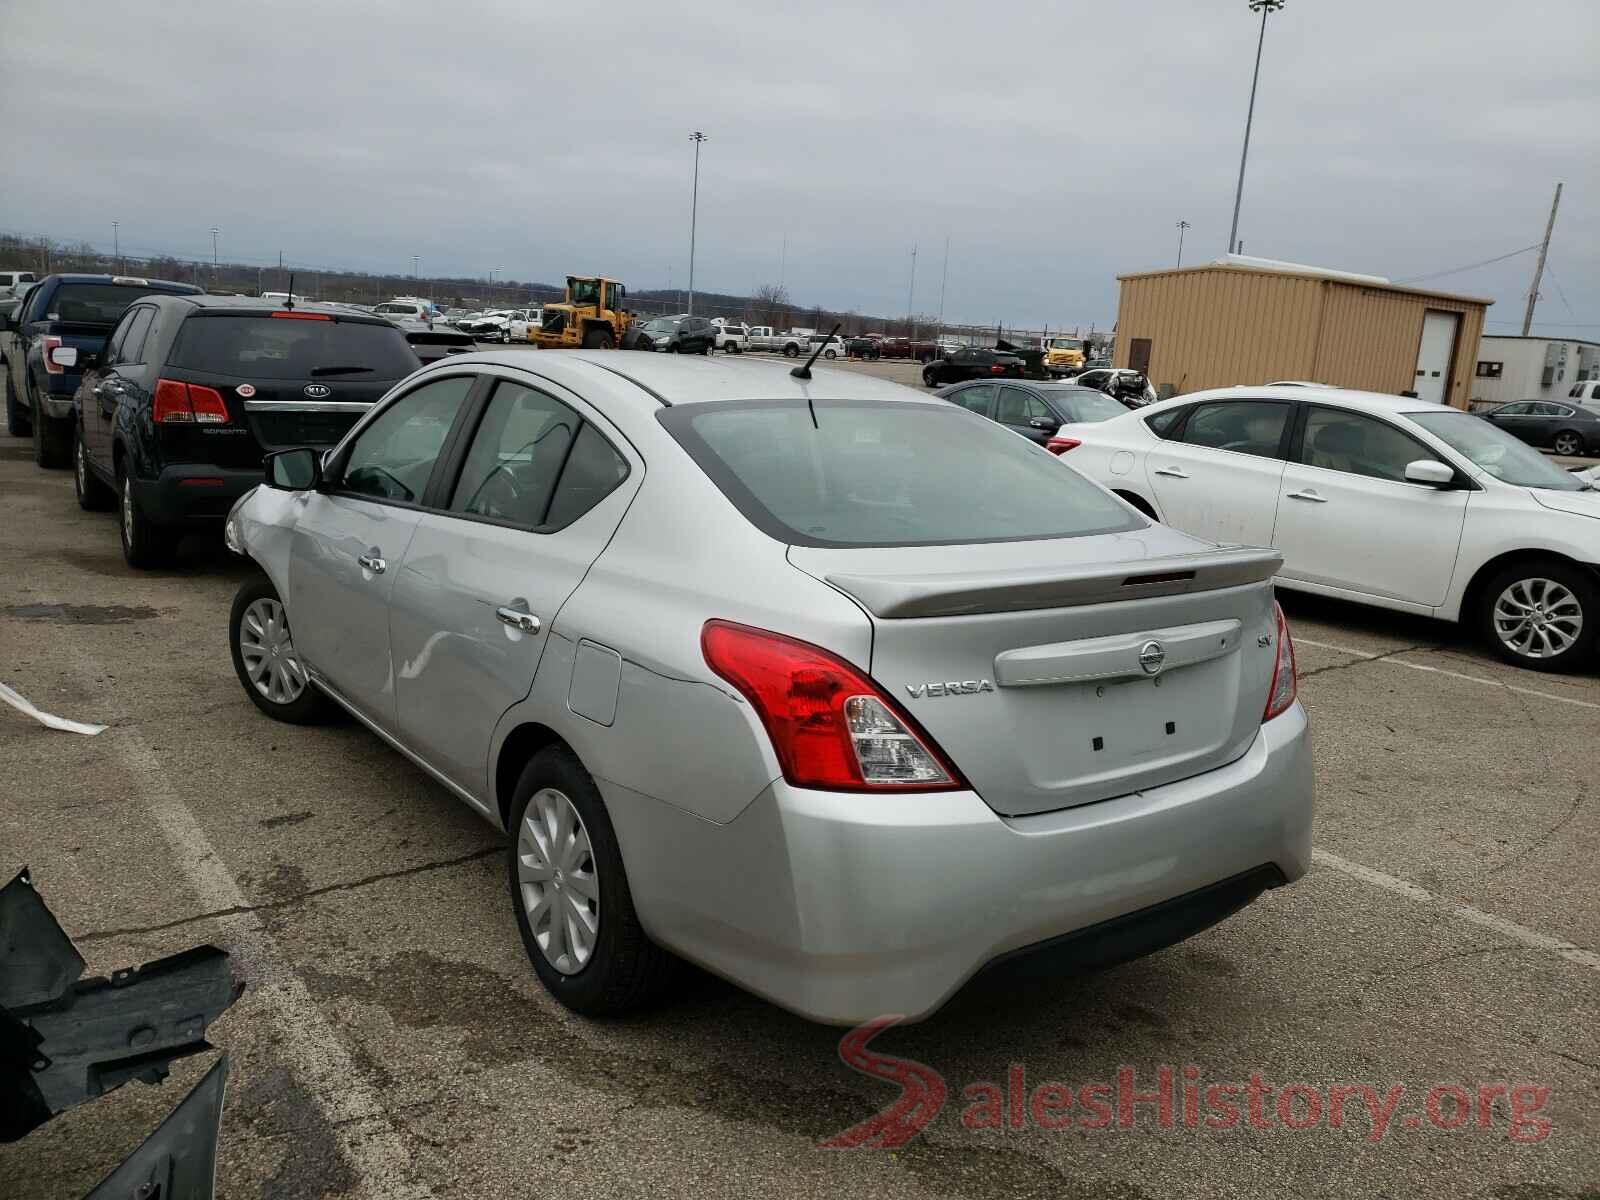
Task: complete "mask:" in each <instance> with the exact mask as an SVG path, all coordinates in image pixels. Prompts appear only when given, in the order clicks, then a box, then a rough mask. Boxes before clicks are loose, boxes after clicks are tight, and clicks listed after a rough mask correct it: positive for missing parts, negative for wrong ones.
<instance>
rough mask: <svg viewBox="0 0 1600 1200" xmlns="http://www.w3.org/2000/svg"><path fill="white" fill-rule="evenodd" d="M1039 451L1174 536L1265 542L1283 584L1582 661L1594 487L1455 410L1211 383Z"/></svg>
mask: <svg viewBox="0 0 1600 1200" xmlns="http://www.w3.org/2000/svg"><path fill="white" fill-rule="evenodd" d="M1049 448H1050V449H1051V450H1053V451H1055V452H1056V453H1057V454H1066V455H1067V460H1066V461H1068V462H1069V463H1070V464H1071V465H1072V466H1073V467H1075V468H1077V469H1078V470H1079V471H1081V472H1082V473H1083V474H1085V475H1088V476H1089V477H1090V478H1092V479H1096V480H1098V481H1099V482H1100V483H1102V484H1104V485H1105V486H1106V487H1108V488H1110V489H1111V490H1112V491H1113V492H1115V493H1117V494H1118V495H1120V496H1121V497H1122V498H1123V499H1125V500H1127V501H1128V502H1129V503H1130V504H1132V505H1133V506H1134V507H1136V508H1139V509H1141V510H1143V511H1144V512H1146V513H1147V514H1149V515H1150V516H1153V517H1155V518H1156V519H1157V520H1160V521H1163V522H1165V523H1167V524H1169V525H1172V526H1175V527H1176V528H1178V529H1181V530H1183V531H1184V532H1185V533H1191V534H1195V535H1197V536H1199V537H1204V538H1209V539H1211V540H1213V541H1218V542H1240V543H1244V544H1247V545H1256V546H1273V547H1275V548H1276V549H1277V550H1279V551H1280V552H1281V553H1282V554H1283V569H1282V571H1281V572H1280V574H1279V576H1278V584H1279V586H1281V587H1285V588H1293V589H1298V590H1301V591H1307V592H1315V593H1317V594H1319V595H1324V596H1337V597H1340V598H1342V599H1346V600H1354V601H1357V602H1360V603H1364V604H1373V605H1377V606H1379V607H1382V608H1392V609H1398V610H1400V611H1401V612H1409V613H1417V614H1420V615H1423V616H1429V617H1438V618H1441V619H1443V620H1447V621H1460V622H1462V623H1463V624H1464V625H1467V626H1468V627H1470V628H1472V629H1473V630H1475V631H1476V632H1477V633H1479V634H1480V635H1481V636H1482V637H1483V638H1484V639H1485V640H1486V641H1487V642H1488V644H1489V645H1490V646H1491V647H1493V649H1494V650H1495V651H1496V652H1497V653H1498V654H1500V655H1501V657H1503V658H1505V659H1507V660H1508V661H1511V662H1514V663H1517V664H1519V665H1521V666H1525V667H1532V668H1534V669H1536V670H1541V671H1558V670H1572V669H1575V668H1579V667H1582V666H1587V665H1590V664H1591V663H1592V662H1593V659H1594V651H1595V641H1596V635H1597V634H1600V492H1596V490H1595V489H1594V488H1593V487H1592V486H1590V485H1589V484H1588V483H1587V482H1586V481H1585V480H1583V479H1582V478H1579V477H1577V476H1574V475H1572V474H1571V473H1569V472H1566V471H1563V470H1561V469H1560V468H1558V467H1557V466H1555V465H1554V464H1553V463H1551V462H1549V461H1548V460H1546V459H1545V458H1544V456H1543V455H1541V454H1540V453H1539V452H1538V451H1537V450H1534V449H1533V448H1531V447H1530V446H1527V445H1525V444H1524V443H1522V442H1520V441H1518V440H1517V439H1516V438H1514V437H1512V436H1511V435H1510V434H1508V433H1505V432H1504V431H1502V430H1500V429H1498V428H1496V427H1495V426H1493V425H1491V424H1490V423H1489V422H1487V421H1485V420H1483V419H1482V418H1480V417H1476V416H1473V415H1472V414H1470V413H1465V412H1461V411H1459V410H1457V409H1453V408H1444V407H1441V406H1439V405H1437V404H1429V403H1426V402H1424V401H1419V400H1411V399H1403V398H1401V397H1397V396H1386V395H1379V394H1376V393H1373V392H1354V391H1345V390H1341V389H1337V388H1324V387H1321V386H1305V385H1291V386H1284V385H1267V386H1264V387H1257V388H1224V389H1219V390H1216V391H1209V392H1197V393H1194V394H1192V395H1187V396H1182V397H1177V398H1174V399H1172V400H1167V401H1164V402H1162V403H1160V404H1157V405H1155V406H1153V407H1150V408H1144V409H1140V410H1138V411H1137V412H1130V413H1127V414H1126V415H1124V416H1120V417H1113V418H1112V419H1111V420H1109V421H1102V422H1100V423H1098V424H1095V425H1063V426H1062V427H1061V430H1060V432H1059V433H1058V434H1057V435H1056V437H1055V438H1053V439H1052V441H1051V445H1050V447H1049Z"/></svg>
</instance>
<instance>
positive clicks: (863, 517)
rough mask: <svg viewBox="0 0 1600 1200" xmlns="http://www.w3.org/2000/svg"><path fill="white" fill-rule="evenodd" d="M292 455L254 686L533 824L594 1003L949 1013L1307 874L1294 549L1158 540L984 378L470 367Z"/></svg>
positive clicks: (1180, 928)
mask: <svg viewBox="0 0 1600 1200" xmlns="http://www.w3.org/2000/svg"><path fill="white" fill-rule="evenodd" d="M266 476H267V479H266V484H265V485H264V486H261V487H258V488H257V489H256V490H255V491H254V492H252V493H251V494H250V495H248V496H246V497H245V498H244V499H242V500H241V501H240V502H239V504H238V505H237V506H236V507H235V509H234V511H233V512H232V514H231V515H230V517H229V520H228V526H227V538H228V543H229V545H230V547H231V548H232V549H234V550H235V551H237V552H239V553H242V554H245V555H248V556H249V557H250V558H251V559H253V560H254V561H255V562H256V563H257V564H258V565H259V566H260V568H261V573H260V574H259V575H258V576H256V577H255V578H253V579H252V580H250V581H248V582H246V583H245V584H244V585H243V586H242V587H241V588H240V591H239V594H238V597H237V599H236V600H235V602H234V606H233V614H232V628H231V642H232V647H233V661H234V667H235V669H236V671H237V673H238V676H239V680H240V682H241V683H242V684H243V685H244V689H245V691H246V693H247V694H248V695H249V697H250V699H251V700H253V701H254V702H255V703H256V705H257V706H259V707H260V708H261V709H262V710H263V711H264V712H266V713H267V714H269V715H270V716H273V717H277V718H279V719H281V720H286V721H293V722H309V721H312V720H315V719H317V718H318V717H320V716H322V715H325V714H326V713H327V712H328V711H329V709H330V701H332V702H335V703H337V704H338V705H339V706H341V707H343V708H345V709H347V710H349V712H351V713H352V714H354V715H355V716H356V717H357V718H358V719H359V720H360V721H361V722H363V723H364V724H366V725H367V726H369V727H370V728H371V729H372V730H373V731H374V732H375V733H377V734H378V736H380V737H382V738H383V739H384V740H385V741H387V742H389V743H390V744H391V745H392V746H394V747H395V748H396V749H398V750H399V751H401V752H402V753H403V754H405V755H406V756H407V757H409V758H411V759H412V760H413V761H415V762H416V763H417V764H418V765H420V766H421V767H422V768H423V769H425V770H426V771H427V772H428V773H429V774H430V775H432V776H433V777H434V778H436V779H437V780H438V781H439V782H440V783H441V784H442V785H443V786H444V787H446V788H448V789H449V790H450V791H451V792H453V793H455V795H456V796H458V797H459V798H460V799H461V800H463V801H465V802H466V803H467V804H468V805H470V806H471V807H472V808H474V809H476V810H477V811H478V812H479V813H481V814H482V815H483V816H484V817H485V818H487V819H488V820H490V821H492V822H494V823H495V824H496V825H499V826H502V827H503V828H504V829H505V830H506V831H507V832H508V834H509V848H508V858H507V876H508V889H509V893H510V898H511V902H512V908H513V910H514V912H515V915H516V919H517V922H518V924H519V926H520V927H521V932H522V937H523V940H524V942H525V943H526V946H527V950H528V954H529V957H530V958H531V959H532V962H533V966H534V969H535V970H536V971H537V972H538V974H539V977H540V979H541V980H543V982H544V984H545V986H546V987H548V988H549V989H550V991H551V992H553V993H554V994H555V996H556V997H557V998H558V999H560V1000H561V1001H562V1002H563V1003H564V1004H566V1005H568V1006H569V1007H571V1008H573V1009H575V1010H577V1011H580V1012H585V1013H612V1012H618V1011H621V1010H624V1009H627V1008H630V1007H633V1006H636V1005H638V1004H640V1003H642V1002H644V1001H646V1000H647V999H649V998H651V997H652V996H653V995H655V994H658V993H659V992H660V991H661V990H662V989H663V987H665V986H666V985H667V983H668V981H669V979H670V975H671V969H672V968H673V967H674V966H675V964H676V962H677V960H678V959H679V958H683V959H689V960H691V961H693V962H695V963H699V964H701V965H702V966H704V967H706V968H708V969H710V970H712V971H714V972H716V973H718V974H720V975H723V976H726V977H727V978H729V979H731V980H733V981H735V982H736V983H738V984H740V985H742V986H743V987H746V988H748V989H750V990H751V991H754V992H756V993H759V994H760V995H762V996H765V997H768V998H770V999H771V1000H772V1001H774V1002H776V1003H778V1004H780V1005H783V1006H784V1007H786V1008H789V1009H792V1010H793V1011H795V1012H797V1013H800V1014H802V1015H804V1016H806V1017H810V1018H812V1019H815V1020H818V1021H827V1022H836V1023H851V1022H857V1021H860V1020H863V1019H866V1018H871V1017H875V1016H879V1015H884V1014H890V1013H898V1014H904V1015H905V1016H906V1017H908V1018H916V1017H921V1016H926V1015H927V1014H929V1013H931V1012H933V1011H934V1010H935V1009H937V1008H938V1007H939V1006H940V1004H942V1003H943V1002H944V1001H945V1000H946V999H947V998H948V997H949V996H950V995H951V993H952V992H954V991H955V990H956V989H957V988H959V987H960V986H961V985H962V984H963V983H964V982H965V981H966V980H967V979H969V978H970V977H971V976H973V975H974V974H975V973H977V972H978V971H979V970H980V969H982V968H984V967H985V966H987V965H990V964H996V963H998V962H1000V961H1001V960H1007V959H1011V958H1013V957H1015V956H1017V955H1019V954H1020V953H1022V952H1025V951H1036V952H1039V953H1040V954H1041V955H1047V956H1053V958H1054V959H1055V960H1058V961H1059V963H1061V964H1067V965H1072V966H1074V967H1079V966H1083V965H1093V964H1103V963H1108V962H1115V961H1119V960H1122V959H1126V958H1129V957H1132V956H1135V955H1138V954H1142V953H1146V952H1148V951H1151V950H1155V949H1158V948H1160V947H1162V946H1166V945H1169V944H1171V943H1172V942H1175V941H1177V940H1179V939H1181V938H1184V937H1187V936H1188V935H1190V934H1192V933H1195V932H1197V931H1199V930H1201V929H1204V928H1206V927H1207V926H1209V925H1211V924H1213V923H1215V922H1216V921H1219V920H1221V919H1222V918H1224V917H1226V916H1227V915H1228V914H1230V913H1232V912H1234V911H1235V910H1237V909H1239V908H1241V907H1242V906H1244V905H1245V904H1247V903H1249V902H1250V901H1251V900H1253V899H1254V898H1255V897H1256V896H1258V895H1259V894H1260V893H1261V892H1262V891H1263V890H1264V889H1267V888H1271V887H1276V886H1279V885H1281V884H1284V883H1287V882H1289V881H1290V880H1293V879H1296V878H1298V877H1299V876H1300V875H1301V874H1303V873H1304V872H1305V870H1306V868H1307V865H1308V862H1309V859H1310V854H1311V819H1312V774H1311V754H1310V746H1309V741H1308V736H1307V730H1306V718H1305V714H1304V711H1303V710H1302V709H1301V707H1300V705H1299V704H1298V703H1297V702H1296V698H1295V671H1294V650H1293V646H1292V644H1291V642H1290V639H1289V633H1288V630H1287V629H1286V628H1285V625H1284V621H1283V616H1282V614H1281V613H1280V612H1279V611H1278V609H1277V606H1276V604H1275V603H1274V600H1273V592H1272V576H1273V574H1274V573H1275V572H1276V571H1277V569H1278V567H1279V561H1280V560H1279V558H1278V556H1277V554H1275V553H1274V552H1272V551H1270V550H1259V549H1249V548H1241V547H1237V546H1217V545H1213V544H1211V543H1208V542H1203V541H1198V540H1196V539H1195V538H1192V537H1189V536H1187V535H1185V534H1182V533H1179V532H1177V531H1175V530H1173V529H1170V528H1168V527H1166V526H1163V525H1158V524H1155V523H1154V522H1152V521H1149V520H1147V519H1146V518H1145V517H1143V516H1142V515H1140V514H1139V513H1138V512H1136V511H1135V510H1134V509H1132V508H1130V507H1129V506H1128V505H1126V504H1124V503H1123V502H1122V501H1121V500H1119V499H1117V498H1115V497H1113V496H1112V495H1111V494H1110V493H1108V492H1107V491H1105V490H1103V489H1102V488H1101V487H1099V486H1098V485H1097V484H1094V483H1091V482H1089V481H1087V480H1086V479H1084V478H1083V477H1082V476H1080V475H1078V474H1076V473H1075V472H1074V471H1072V470H1071V469H1069V468H1068V467H1066V466H1064V465H1063V464H1062V463H1061V462H1060V461H1059V460H1058V459H1056V458H1055V457H1054V456H1052V455H1051V454H1049V453H1048V452H1047V451H1045V450H1044V449H1042V448H1041V447H1039V446H1036V445H1033V444H1031V443H1030V442H1028V441H1027V440H1025V439H1023V438H1020V437H1018V436H1017V435H1016V434H1014V433H1011V432H1009V431H1008V430H1006V429H1004V428H1002V427H1000V426H998V425H995V424H993V423H992V422H990V421H986V420H984V419H983V418H981V417H978V416H974V415H973V414H971V413H969V412H966V411H965V410H963V409H961V408H959V407H958V406H956V405H953V404H950V403H948V402H946V401H943V400H939V399H931V398H928V397H925V396H923V395H921V394H919V393H918V392H915V391H913V390H911V389H909V388H905V387H901V386H898V385H895V384H891V383H887V382H884V381H880V380H875V379H872V378H869V377H866V376H863V375H860V374H854V373H848V372H842V371H830V370H826V369H818V370H817V371H816V372H815V376H814V377H812V378H796V377H794V375H793V374H792V373H791V372H790V371H789V370H788V369H787V367H786V366H784V365H779V364H768V363H755V362H742V361H728V360H726V359H722V360H700V359H685V358H678V357H669V356H663V355H643V354H640V355H628V354H616V353H607V352H604V351H593V352H586V351H572V352H565V351H547V352H541V353H538V354H528V353H526V352H520V353H519V352H514V351H513V352H499V353H484V354H471V355H459V356H456V357H452V358H450V359H447V360H445V361H442V362H439V363H436V364H434V365H432V366H430V367H426V368H424V369H423V370H421V371H418V372H417V373H416V374H414V375H412V376H411V377H410V378H408V379H407V380H406V381H405V382H404V383H402V384H401V385H399V386H398V387H396V388H395V389H394V390H393V391H392V392H391V393H390V394H389V395H387V396H386V397H385V398H384V399H383V400H381V401H380V402H379V403H378V404H376V405H374V406H373V409H372V410H371V411H370V412H369V413H367V414H366V416H365V417H363V419H362V420H361V421H360V422H359V423H358V424H357V425H356V426H354V427H353V428H352V429H351V431H350V433H349V434H348V435H347V436H346V437H345V438H344V440H343V441H342V442H340V443H339V445H338V446H337V447H335V448H334V449H333V450H331V451H327V452H326V453H323V452H319V451H313V450H309V449H308V450H289V451H283V452H280V453H278V454H275V455H273V456H271V457H269V459H268V460H267V467H266ZM291 630H292V634H291ZM1036 961H1038V960H1036ZM1045 961H1050V960H1049V959H1046V960H1045Z"/></svg>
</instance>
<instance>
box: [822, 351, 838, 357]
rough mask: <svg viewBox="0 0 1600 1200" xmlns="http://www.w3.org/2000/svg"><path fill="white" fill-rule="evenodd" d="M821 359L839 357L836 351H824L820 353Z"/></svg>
mask: <svg viewBox="0 0 1600 1200" xmlns="http://www.w3.org/2000/svg"><path fill="white" fill-rule="evenodd" d="M822 357H823V358H838V357H839V352H838V351H837V350H824V351H823V352H822Z"/></svg>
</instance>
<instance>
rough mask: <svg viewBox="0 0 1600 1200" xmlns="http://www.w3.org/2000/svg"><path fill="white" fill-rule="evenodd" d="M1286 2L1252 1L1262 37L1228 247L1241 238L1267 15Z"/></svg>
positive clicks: (1265, 37) (1240, 157) (1246, 123)
mask: <svg viewBox="0 0 1600 1200" xmlns="http://www.w3.org/2000/svg"><path fill="white" fill-rule="evenodd" d="M1283 4H1284V0H1250V11H1251V12H1258V13H1260V14H1261V36H1260V37H1259V38H1257V39H1256V70H1255V74H1254V75H1252V76H1250V108H1249V110H1248V111H1247V112H1246V114H1245V118H1244V149H1243V150H1241V151H1240V152H1239V186H1238V187H1237V188H1235V189H1234V193H1233V228H1232V229H1230V230H1229V231H1228V246H1229V247H1230V249H1231V247H1232V246H1233V245H1234V243H1235V242H1236V241H1238V238H1239V204H1240V202H1241V201H1242V200H1243V199H1244V164H1245V160H1246V159H1248V158H1249V157H1250V125H1251V123H1252V122H1253V121H1254V120H1255V116H1256V84H1257V83H1258V82H1260V80H1261V47H1262V46H1263V45H1264V44H1265V43H1266V40H1267V14H1268V13H1275V12H1277V11H1278V10H1279V9H1280V8H1282V7H1283Z"/></svg>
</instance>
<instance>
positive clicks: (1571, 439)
mask: <svg viewBox="0 0 1600 1200" xmlns="http://www.w3.org/2000/svg"><path fill="white" fill-rule="evenodd" d="M1582 449H1583V447H1582V445H1581V444H1580V443H1579V441H1578V438H1577V435H1576V434H1571V433H1563V434H1561V435H1560V436H1559V437H1557V438H1556V453H1557V454H1560V455H1564V456H1567V457H1571V456H1572V455H1574V454H1577V453H1578V452H1579V451H1580V450H1582Z"/></svg>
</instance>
